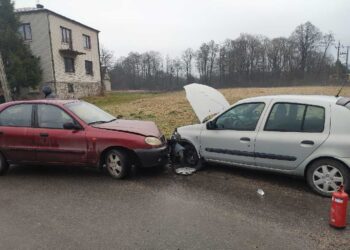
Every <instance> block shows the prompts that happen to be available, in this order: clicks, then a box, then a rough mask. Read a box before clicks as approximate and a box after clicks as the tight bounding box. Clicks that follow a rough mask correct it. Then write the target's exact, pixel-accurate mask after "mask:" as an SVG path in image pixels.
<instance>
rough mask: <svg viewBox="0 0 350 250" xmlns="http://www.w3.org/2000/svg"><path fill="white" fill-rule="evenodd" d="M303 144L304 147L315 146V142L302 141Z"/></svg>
mask: <svg viewBox="0 0 350 250" xmlns="http://www.w3.org/2000/svg"><path fill="white" fill-rule="evenodd" d="M301 144H303V145H309V146H312V145H315V142H313V141H308V140H305V141H302V142H301Z"/></svg>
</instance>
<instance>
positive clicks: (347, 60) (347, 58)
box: [345, 46, 350, 72]
mask: <svg viewBox="0 0 350 250" xmlns="http://www.w3.org/2000/svg"><path fill="white" fill-rule="evenodd" d="M349 48H350V46H346V59H345V60H346V61H345V65H346V72H347V71H348V70H349V68H348V64H349Z"/></svg>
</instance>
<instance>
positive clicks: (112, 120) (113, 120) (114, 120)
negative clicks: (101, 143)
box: [106, 118, 117, 123]
mask: <svg viewBox="0 0 350 250" xmlns="http://www.w3.org/2000/svg"><path fill="white" fill-rule="evenodd" d="M116 120H117V118H114V119H112V120H109V121H108V122H106V123H109V122H114V121H116Z"/></svg>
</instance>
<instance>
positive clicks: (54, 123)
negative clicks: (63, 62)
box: [38, 105, 74, 129]
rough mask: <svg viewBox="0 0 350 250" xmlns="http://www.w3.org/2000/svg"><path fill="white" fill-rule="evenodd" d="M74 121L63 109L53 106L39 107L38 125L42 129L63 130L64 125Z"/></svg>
mask: <svg viewBox="0 0 350 250" xmlns="http://www.w3.org/2000/svg"><path fill="white" fill-rule="evenodd" d="M67 122H71V123H74V120H73V119H72V118H71V117H70V116H69V115H68V114H67V113H66V112H65V111H63V110H62V109H60V108H57V107H55V106H53V105H39V106H38V125H39V127H40V128H57V129H63V124H64V123H67Z"/></svg>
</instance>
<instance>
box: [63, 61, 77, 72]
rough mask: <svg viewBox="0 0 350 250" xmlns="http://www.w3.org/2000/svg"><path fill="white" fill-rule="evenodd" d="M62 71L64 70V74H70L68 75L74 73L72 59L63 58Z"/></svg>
mask: <svg viewBox="0 0 350 250" xmlns="http://www.w3.org/2000/svg"><path fill="white" fill-rule="evenodd" d="M64 69H65V71H66V72H70V73H73V72H75V68H74V58H72V57H64Z"/></svg>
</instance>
